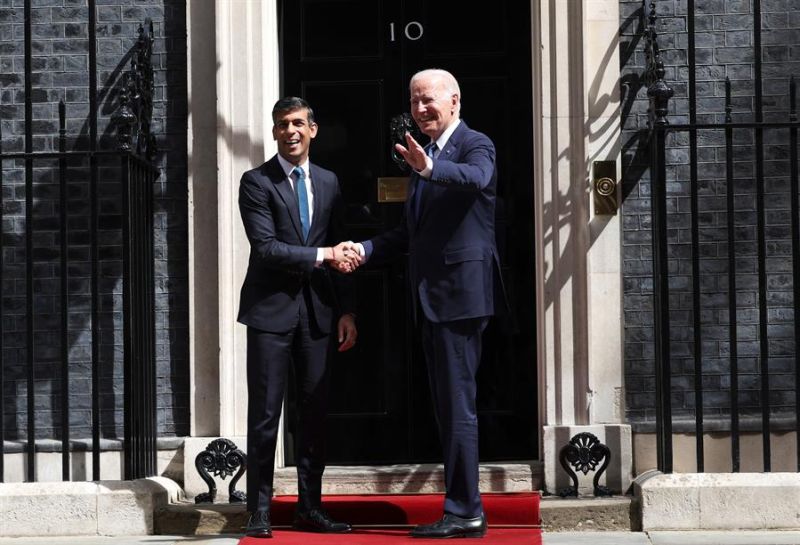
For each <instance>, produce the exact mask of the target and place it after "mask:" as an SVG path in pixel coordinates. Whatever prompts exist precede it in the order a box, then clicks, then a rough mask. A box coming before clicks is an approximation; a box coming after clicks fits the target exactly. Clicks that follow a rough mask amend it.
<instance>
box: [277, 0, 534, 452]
mask: <svg viewBox="0 0 800 545" xmlns="http://www.w3.org/2000/svg"><path fill="white" fill-rule="evenodd" d="M279 10H280V14H279V16H280V19H279V20H280V22H281V26H280V38H281V42H280V43H281V61H282V66H281V83H282V89H281V91H282V94H283V95H297V96H302V97H304V98H305V99H306V100H308V101H309V103H310V104H311V106H312V107H313V108H314V111H315V115H316V118H317V122H318V124H319V127H320V129H319V134H318V136H317V138H316V140H315V141H314V142H313V144H312V147H311V157H312V160H313V161H314V162H315V163H318V164H320V165H322V166H325V167H327V168H329V169H331V170H333V171H334V172H336V173H337V175H338V176H339V180H340V182H341V185H342V192H343V195H344V198H345V201H346V203H347V208H348V214H347V222H348V227H349V228H350V233H351V236H352V239H353V240H364V239H366V238H369V237H372V236H374V235H376V234H378V233H380V232H382V231H384V230H386V229H390V228H392V227H394V226H395V225H396V224H397V222H398V221H399V220H400V216H401V212H402V204H401V203H396V202H395V203H391V202H381V201H380V200H379V198H378V190H377V185H378V178H382V177H399V176H403V172H402V171H401V170H400V169H399V168H398V167H397V166H396V165H395V163H394V162H393V161H392V159H391V154H390V152H391V136H390V133H389V123H390V120H391V118H392V117H393V116H395V115H397V114H400V113H402V112H406V111H408V80H409V78H410V77H411V76H412V75H413V74H414V73H415V72H416V71H418V70H420V69H423V68H444V69H446V70H449V71H450V72H452V73H453V74H454V75H455V76H456V78H457V79H458V81H459V84H460V86H461V93H462V109H461V115H462V118H463V119H464V120H465V121H466V122H467V123H468V124H469V125H470V127H472V128H474V129H477V130H479V131H481V132H484V133H486V134H487V135H488V136H489V137H490V138H491V139H492V140H493V141H494V143H495V145H496V147H497V161H498V174H499V176H498V199H497V238H498V240H497V243H498V247H499V249H500V254H501V261H502V265H503V275H504V278H505V282H506V289H507V292H508V295H509V299H510V303H511V307H512V318H511V319H510V320H504V321H500V320H493V321H492V322H491V324H490V326H489V327H488V328H487V331H486V333H485V338H484V354H483V360H482V363H481V367H480V371H479V373H478V384H479V386H478V405H479V414H480V440H481V442H480V450H481V459H482V460H486V461H490V460H514V459H516V460H526V459H533V458H536V456H537V452H538V449H537V440H538V439H537V438H538V433H537V430H538V423H537V400H536V350H535V337H536V333H535V322H534V319H535V318H534V314H535V294H534V270H533V267H534V238H533V182H532V180H533V164H532V155H533V144H532V128H531V123H532V113H531V104H532V97H531V62H530V59H531V57H530V45H531V33H530V6H529V5H527V3H526V2H520V1H513V0H497V1H495V2H492V3H490V4H484V5H482V6H481V7H480V9H477V8H475V7H473V5H471V4H469V3H464V2H461V1H458V0H394V1H389V0H285V1H282V2H280V3H279ZM405 267H406V264H405V261H404V260H399V261H398V262H396V263H393V264H391V265H389V266H386V267H383V268H380V269H368V268H365V269H361V270H359V271H358V272H357V273H356V277H357V285H358V300H359V302H358V321H357V323H358V328H359V341H358V344H357V346H356V348H354V349H353V350H351V351H349V352H346V353H342V354H337V355H336V358H335V361H334V362H333V368H334V370H333V385H332V400H331V407H330V416H329V419H328V429H329V440H328V456H327V459H328V462H329V463H333V464H349V463H352V464H364V463H370V464H386V463H400V462H422V461H434V460H438V459H440V448H439V443H438V438H437V434H436V429H435V421H434V417H433V410H432V405H431V401H430V397H429V391H428V383H427V374H426V371H425V361H424V358H423V356H422V352H421V348H420V345H419V339H418V332H417V331H416V329H415V327H414V325H413V323H412V321H411V312H410V304H411V300H410V293H411V291H410V289H409V287H408V285H407V282H408V280H407V276H406V269H405ZM294 412H295V406H294V398H293V396H292V393H291V392H290V395H289V403H288V415H287V416H288V417H287V426H286V430H287V435H286V439H287V460H288V461H289V463H290V464H291V463H292V460H293V454H292V439H293V437H294V435H295V429H294V425H295V424H294V420H295V419H294Z"/></svg>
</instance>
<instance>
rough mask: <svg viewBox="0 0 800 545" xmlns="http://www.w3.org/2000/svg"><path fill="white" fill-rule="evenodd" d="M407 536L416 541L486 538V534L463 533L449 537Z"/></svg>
mask: <svg viewBox="0 0 800 545" xmlns="http://www.w3.org/2000/svg"><path fill="white" fill-rule="evenodd" d="M409 535H410V536H411V537H414V538H417V539H458V538H459V537H465V538H480V537H484V536H486V532H465V533H463V534H452V535H449V536H418V535H415V534H409Z"/></svg>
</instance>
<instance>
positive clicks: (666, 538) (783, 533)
mask: <svg viewBox="0 0 800 545" xmlns="http://www.w3.org/2000/svg"><path fill="white" fill-rule="evenodd" d="M649 536H650V541H651V542H652V544H653V545H800V532H799V531H793V530H778V531H766V530H764V531H761V530H733V531H725V532H713V531H686V532H667V531H663V532H649Z"/></svg>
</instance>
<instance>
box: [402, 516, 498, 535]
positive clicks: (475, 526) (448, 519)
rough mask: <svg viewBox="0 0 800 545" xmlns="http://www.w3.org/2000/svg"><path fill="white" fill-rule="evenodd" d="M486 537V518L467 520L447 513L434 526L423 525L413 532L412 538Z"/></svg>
mask: <svg viewBox="0 0 800 545" xmlns="http://www.w3.org/2000/svg"><path fill="white" fill-rule="evenodd" d="M485 535H486V516H485V515H484V514H483V513H481V516H479V517H475V518H471V519H467V518H462V517H457V516H455V515H450V514H448V513H445V515H444V516H443V517H442V519H441V520H439V521H436V522H434V523H433V524H421V525H419V526H417V527H415V528H414V529H413V530H411V537H430V538H446V537H483V536H485Z"/></svg>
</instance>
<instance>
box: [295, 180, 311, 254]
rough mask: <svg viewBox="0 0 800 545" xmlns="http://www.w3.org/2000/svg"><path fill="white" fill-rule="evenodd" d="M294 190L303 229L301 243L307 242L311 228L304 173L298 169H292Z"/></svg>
mask: <svg viewBox="0 0 800 545" xmlns="http://www.w3.org/2000/svg"><path fill="white" fill-rule="evenodd" d="M292 174H294V175H295V178H296V181H295V187H294V190H295V192H296V193H297V207H298V208H299V209H300V225H301V226H302V227H303V242H305V241H306V240H308V231H309V229H310V228H311V215H310V214H309V210H308V192H307V191H306V173H305V172H304V171H303V169H302V168H300V167H294V169H292Z"/></svg>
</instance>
